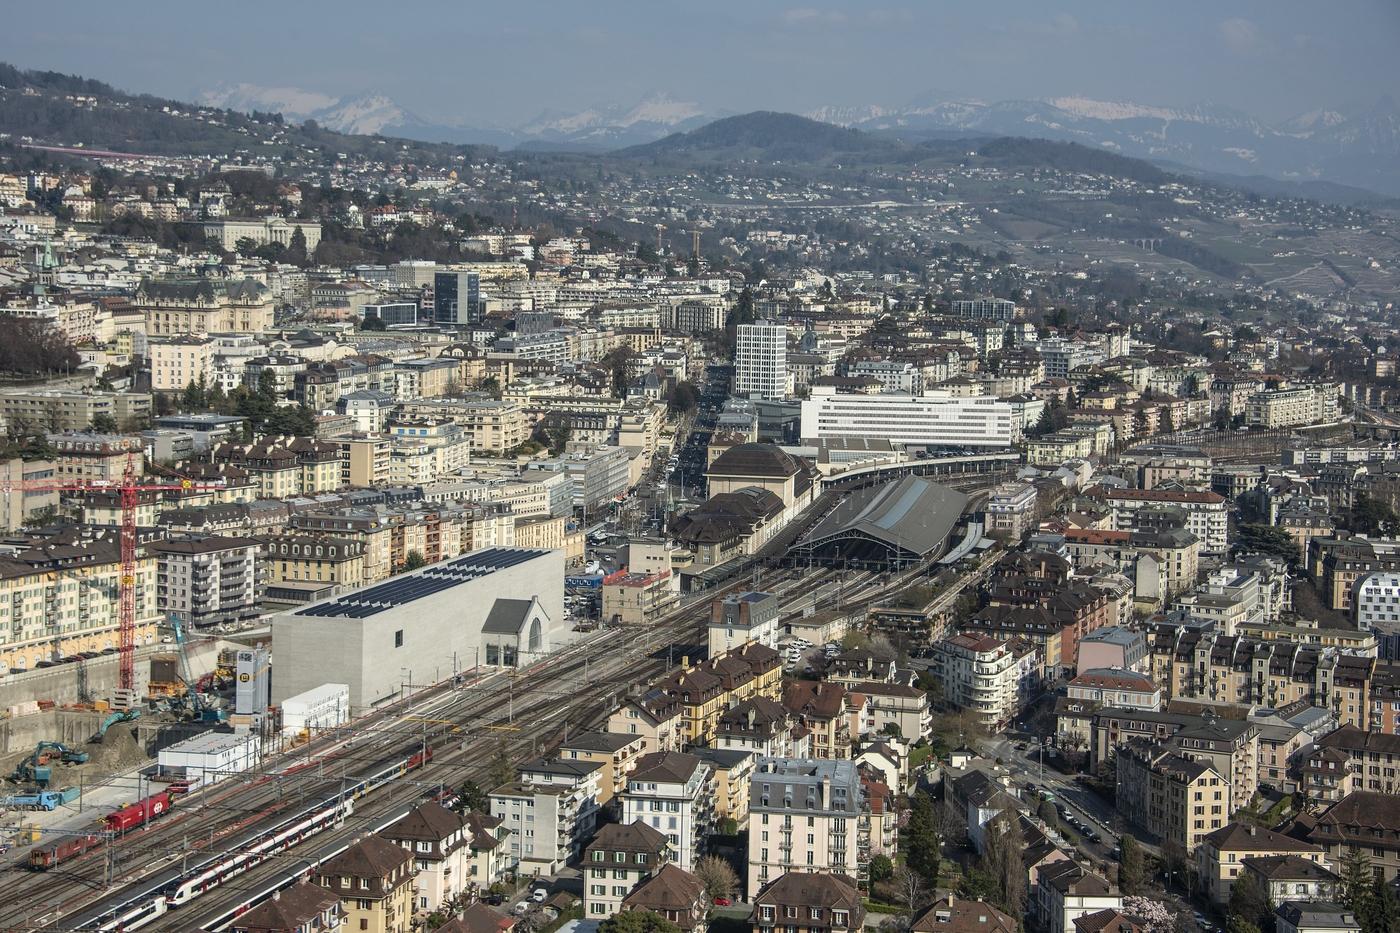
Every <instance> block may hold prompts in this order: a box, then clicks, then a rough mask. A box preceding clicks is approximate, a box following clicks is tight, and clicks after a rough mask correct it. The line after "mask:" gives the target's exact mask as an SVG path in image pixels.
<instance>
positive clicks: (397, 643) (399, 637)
mask: <svg viewBox="0 0 1400 933" xmlns="http://www.w3.org/2000/svg"><path fill="white" fill-rule="evenodd" d="M394 647H395V648H402V647H403V629H399V630H398V631H396V632H395V633H394Z"/></svg>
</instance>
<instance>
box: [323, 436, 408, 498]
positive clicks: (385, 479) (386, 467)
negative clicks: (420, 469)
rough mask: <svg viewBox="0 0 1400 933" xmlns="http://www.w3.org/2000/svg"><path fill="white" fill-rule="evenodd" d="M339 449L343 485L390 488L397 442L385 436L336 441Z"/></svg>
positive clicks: (362, 487)
mask: <svg viewBox="0 0 1400 933" xmlns="http://www.w3.org/2000/svg"><path fill="white" fill-rule="evenodd" d="M335 443H336V446H337V447H338V448H339V450H340V485H341V486H356V487H359V488H361V489H373V488H378V487H381V486H387V485H389V476H390V469H391V467H392V464H393V455H394V441H393V439H392V438H390V437H389V436H388V435H386V434H363V435H351V436H349V437H338V438H336V439H335Z"/></svg>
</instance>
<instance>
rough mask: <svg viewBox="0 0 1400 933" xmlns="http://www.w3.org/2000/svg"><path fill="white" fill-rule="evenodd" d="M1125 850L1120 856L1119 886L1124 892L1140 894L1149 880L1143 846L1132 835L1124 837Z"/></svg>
mask: <svg viewBox="0 0 1400 933" xmlns="http://www.w3.org/2000/svg"><path fill="white" fill-rule="evenodd" d="M1122 846H1123V851H1122V854H1121V855H1119V857H1118V887H1120V888H1122V889H1123V893H1124V894H1139V893H1141V892H1142V888H1143V885H1144V884H1145V883H1146V881H1147V865H1146V862H1145V860H1144V858H1143V855H1142V846H1140V845H1138V841H1137V840H1136V839H1134V838H1133V837H1132V836H1128V835H1125V836H1124V837H1123V839H1122Z"/></svg>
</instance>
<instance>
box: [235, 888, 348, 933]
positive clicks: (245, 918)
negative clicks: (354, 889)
mask: <svg viewBox="0 0 1400 933" xmlns="http://www.w3.org/2000/svg"><path fill="white" fill-rule="evenodd" d="M338 903H340V898H339V897H337V896H335V895H334V894H332V893H331V892H330V891H327V890H326V889H325V888H323V887H321V886H320V885H315V884H311V883H310V882H307V881H303V882H301V883H300V884H295V885H292V886H291V887H290V888H287V889H286V890H285V891H281V892H279V893H278V894H274V895H273V896H272V898H271V899H270V900H266V901H263V902H262V903H261V904H259V905H258V906H257V907H254V908H253V909H252V910H249V911H248V912H247V913H245V914H242V915H241V916H239V918H238V919H237V920H236V921H234V924H233V929H234V930H239V931H244V930H246V931H249V933H272V931H278V933H281V931H282V930H296V929H299V928H300V927H301V925H302V924H304V923H306V922H307V921H309V920H313V919H315V918H316V917H318V916H319V915H320V914H321V913H322V912H324V911H326V910H329V909H330V908H331V907H333V906H335V905H336V904H338Z"/></svg>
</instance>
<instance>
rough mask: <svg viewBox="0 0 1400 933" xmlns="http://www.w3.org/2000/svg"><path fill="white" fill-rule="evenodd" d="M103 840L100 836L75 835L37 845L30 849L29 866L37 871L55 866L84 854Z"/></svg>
mask: <svg viewBox="0 0 1400 933" xmlns="http://www.w3.org/2000/svg"><path fill="white" fill-rule="evenodd" d="M101 841H102V839H101V837H100V836H73V837H71V838H69V839H64V840H62V841H60V842H54V843H50V844H49V845H44V846H36V847H34V848H33V849H31V850H30V851H29V867H30V868H32V869H34V870H35V871H44V870H46V869H49V868H53V867H54V866H55V865H58V864H61V863H63V862H66V861H68V860H69V859H70V858H73V857H74V856H75V855H82V854H83V853H84V852H86V851H87V850H88V849H91V848H92V847H93V846H95V845H97V844H98V843H99V842H101Z"/></svg>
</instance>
